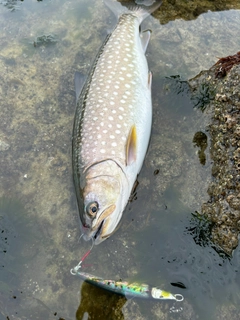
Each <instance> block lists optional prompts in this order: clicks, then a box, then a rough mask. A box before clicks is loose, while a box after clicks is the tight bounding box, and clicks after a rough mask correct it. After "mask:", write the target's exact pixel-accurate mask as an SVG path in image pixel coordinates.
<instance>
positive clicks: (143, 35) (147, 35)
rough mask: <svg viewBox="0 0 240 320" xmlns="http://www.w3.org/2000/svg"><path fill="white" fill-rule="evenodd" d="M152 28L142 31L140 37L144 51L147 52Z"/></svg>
mask: <svg viewBox="0 0 240 320" xmlns="http://www.w3.org/2000/svg"><path fill="white" fill-rule="evenodd" d="M151 33H152V32H151V30H145V31H143V32H141V34H140V38H141V43H142V49H143V52H144V53H145V52H146V50H147V46H148V43H149V40H150V37H151Z"/></svg>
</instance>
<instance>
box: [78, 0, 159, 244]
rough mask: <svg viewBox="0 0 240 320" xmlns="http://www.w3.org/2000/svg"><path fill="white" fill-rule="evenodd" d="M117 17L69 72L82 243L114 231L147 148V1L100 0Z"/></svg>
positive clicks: (149, 106) (99, 239)
mask: <svg viewBox="0 0 240 320" xmlns="http://www.w3.org/2000/svg"><path fill="white" fill-rule="evenodd" d="M104 3H105V4H106V5H107V7H108V8H109V9H110V10H111V11H113V13H114V14H115V15H116V16H117V17H118V23H117V25H116V26H115V29H114V30H113V32H112V33H111V34H110V35H108V36H107V38H106V39H105V41H104V42H103V44H102V46H101V48H100V50H99V52H98V54H97V56H96V58H95V61H94V63H93V66H92V68H91V70H90V72H89V75H88V77H87V78H86V77H85V76H84V75H83V74H81V73H79V72H76V73H75V91H76V101H77V106H76V113H75V120H74V126H73V135H72V165H73V180H74V185H75V191H76V196H77V202H78V209H79V216H80V220H81V229H82V233H83V238H84V240H86V241H88V240H90V239H92V240H93V241H94V244H99V243H101V242H102V241H104V240H105V239H107V238H109V237H110V235H111V234H112V233H113V232H114V231H115V230H116V228H117V226H118V224H119V222H120V220H121V217H122V214H123V211H124V209H125V207H126V205H127V203H128V200H129V197H130V195H131V191H132V189H133V186H134V183H135V181H136V179H137V175H138V174H139V172H140V170H141V167H142V164H143V161H144V158H145V154H146V151H147V148H148V144H149V139H150V134H151V126H152V99H151V83H152V73H151V72H150V71H149V68H148V64H147V60H146V56H145V52H146V49H147V45H148V42H149V39H150V34H151V31H150V30H146V31H143V32H140V31H139V26H140V25H141V23H142V21H143V20H144V19H145V18H146V17H147V16H149V15H150V13H152V12H153V11H154V10H156V9H157V8H158V7H159V6H160V5H161V1H156V2H155V3H154V4H153V5H152V6H149V7H144V6H142V5H141V6H140V5H135V6H130V7H126V6H123V5H122V4H121V3H120V2H117V1H113V0H104Z"/></svg>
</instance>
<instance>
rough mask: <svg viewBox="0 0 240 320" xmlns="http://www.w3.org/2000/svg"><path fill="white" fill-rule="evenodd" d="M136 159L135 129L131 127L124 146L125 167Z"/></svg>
mask: <svg viewBox="0 0 240 320" xmlns="http://www.w3.org/2000/svg"><path fill="white" fill-rule="evenodd" d="M136 159H137V129H136V126H135V125H133V126H132V127H131V129H130V131H129V135H128V138H127V144H126V165H127V166H129V165H131V164H132V163H133V162H135V161H136Z"/></svg>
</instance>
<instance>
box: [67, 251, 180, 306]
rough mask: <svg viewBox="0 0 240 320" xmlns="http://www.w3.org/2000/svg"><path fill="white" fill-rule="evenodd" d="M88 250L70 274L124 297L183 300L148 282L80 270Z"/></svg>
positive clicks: (177, 295)
mask: <svg viewBox="0 0 240 320" xmlns="http://www.w3.org/2000/svg"><path fill="white" fill-rule="evenodd" d="M90 251H91V250H89V251H88V252H87V253H86V254H85V255H84V256H83V258H82V259H81V261H80V262H79V264H78V265H77V266H76V267H75V268H73V269H71V270H70V272H71V274H72V275H77V276H79V277H80V278H81V279H82V280H84V281H86V282H87V283H90V284H92V285H95V286H97V287H100V288H102V289H105V290H108V291H112V292H114V293H116V294H119V295H122V296H126V297H138V298H150V299H158V300H175V301H183V299H184V297H183V296H182V295H181V294H172V293H170V292H167V291H164V290H161V289H159V288H157V287H152V286H149V285H148V284H139V283H135V282H134V283H128V282H126V281H121V280H120V281H114V280H105V279H103V278H99V277H96V276H94V275H92V274H89V273H85V272H82V271H80V269H81V264H82V262H83V260H84V259H85V258H86V257H87V256H88V255H89V253H90Z"/></svg>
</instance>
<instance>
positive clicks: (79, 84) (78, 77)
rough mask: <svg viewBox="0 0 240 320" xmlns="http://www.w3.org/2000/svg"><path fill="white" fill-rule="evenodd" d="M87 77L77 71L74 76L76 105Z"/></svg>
mask: <svg viewBox="0 0 240 320" xmlns="http://www.w3.org/2000/svg"><path fill="white" fill-rule="evenodd" d="M85 79H86V76H85V75H84V74H82V73H81V72H78V71H76V72H75V75H74V84H75V93H76V103H77V101H78V98H79V96H80V93H81V91H82V88H83V86H84V82H85Z"/></svg>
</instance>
